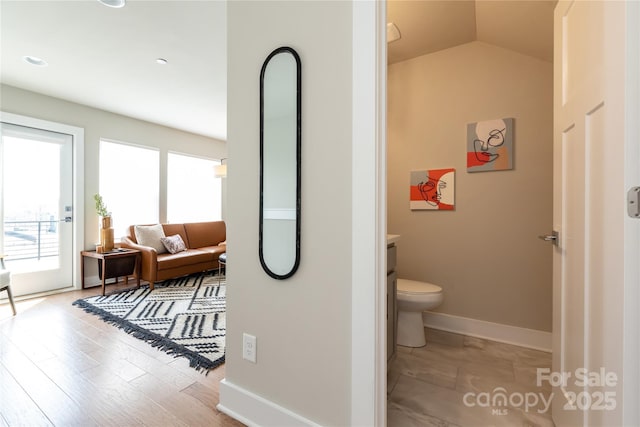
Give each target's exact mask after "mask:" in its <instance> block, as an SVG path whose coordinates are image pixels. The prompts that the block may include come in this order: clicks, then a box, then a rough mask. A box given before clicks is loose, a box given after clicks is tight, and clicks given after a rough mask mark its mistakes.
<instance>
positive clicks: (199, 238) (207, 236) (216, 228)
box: [165, 221, 227, 249]
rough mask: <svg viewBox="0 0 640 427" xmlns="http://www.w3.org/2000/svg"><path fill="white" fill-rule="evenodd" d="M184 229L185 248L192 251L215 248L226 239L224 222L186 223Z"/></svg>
mask: <svg viewBox="0 0 640 427" xmlns="http://www.w3.org/2000/svg"><path fill="white" fill-rule="evenodd" d="M184 229H185V231H186V233H187V237H188V244H187V246H188V247H189V248H192V249H195V248H204V247H207V246H217V245H218V244H219V243H220V242H223V241H225V240H226V239H227V228H226V226H225V223H224V221H210V222H192V223H186V224H184ZM166 232H167V230H166V228H165V233H166ZM173 234H175V233H173ZM185 242H187V240H185Z"/></svg>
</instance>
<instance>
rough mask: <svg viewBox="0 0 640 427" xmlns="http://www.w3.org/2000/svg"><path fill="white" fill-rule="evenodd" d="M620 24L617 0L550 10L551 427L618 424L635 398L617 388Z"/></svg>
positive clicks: (625, 281)
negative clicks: (555, 234) (552, 12)
mask: <svg viewBox="0 0 640 427" xmlns="http://www.w3.org/2000/svg"><path fill="white" fill-rule="evenodd" d="M626 25H628V23H627V5H626V3H625V2H617V1H616V2H609V1H560V2H559V3H558V5H557V7H556V10H555V28H554V31H555V36H554V38H555V58H554V82H555V89H554V228H555V230H557V231H558V232H559V241H558V246H557V247H556V248H555V250H554V261H553V263H554V278H553V279H554V292H553V299H554V309H553V317H554V319H553V373H554V375H553V376H552V377H551V380H552V381H551V382H552V385H554V386H555V387H554V404H553V419H554V421H555V423H556V425H557V426H559V427H561V426H582V425H585V426H586V425H593V426H601V425H623V418H622V417H623V404H626V405H628V406H629V408H631V405H633V406H637V403H638V402H635V403H634V402H633V400H630V397H631V395H629V394H627V395H626V396H625V395H623V393H622V391H623V384H622V380H623V374H624V373H626V372H630V370H629V369H627V371H624V369H625V368H626V367H628V366H630V365H629V364H626V362H625V360H624V354H625V351H627V350H626V347H627V345H626V344H628V342H627V343H625V339H624V336H623V331H624V327H625V326H627V327H631V328H636V329H635V330H636V331H637V330H638V325H637V324H635V325H633V324H630V322H628V318H627V317H626V316H627V314H626V313H625V290H626V289H628V288H630V285H631V284H632V282H631V280H634V279H633V278H631V277H625V274H624V272H625V256H627V257H629V255H630V252H629V251H628V246H627V250H625V239H626V238H627V237H628V236H626V235H625V222H627V224H628V220H627V217H626V200H625V194H626V189H625V173H626V175H627V177H628V176H629V172H625V147H628V144H629V142H628V140H625V138H628V135H627V133H628V130H629V127H628V126H627V124H628V123H630V122H629V118H627V117H625V111H627V109H628V108H629V103H628V100H626V99H625V78H627V75H626V73H625V70H627V71H628V69H629V67H628V64H627V62H626V60H627V58H628V57H627V56H626V55H629V53H628V52H627V51H626V50H625V49H626V44H625V42H626V37H628V36H627V34H626V31H625V26H626ZM633 55H634V56H636V58H637V52H633ZM635 103H636V105H637V103H638V100H637V99H636V100H635ZM633 121H634V122H635V121H637V117H635V118H633ZM636 169H637V165H636ZM627 228H628V227H627ZM627 231H628V230H627ZM634 252H635V256H637V250H634ZM635 280H636V281H637V280H638V279H637V274H636V277H635ZM635 286H636V287H637V283H636V285H635ZM635 363H637V360H636V362H635ZM636 396H637V394H636ZM626 419H630V418H626Z"/></svg>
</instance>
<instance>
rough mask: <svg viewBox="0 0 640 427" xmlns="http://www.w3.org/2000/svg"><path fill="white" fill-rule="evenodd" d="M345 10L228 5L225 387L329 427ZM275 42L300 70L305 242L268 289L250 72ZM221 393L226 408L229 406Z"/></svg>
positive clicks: (341, 222) (334, 418) (338, 325)
mask: <svg viewBox="0 0 640 427" xmlns="http://www.w3.org/2000/svg"><path fill="white" fill-rule="evenodd" d="M351 8H352V4H351V2H311V1H309V2H231V3H229V5H228V28H229V32H228V52H229V56H228V59H229V63H228V91H229V97H228V141H229V157H230V162H229V165H230V166H229V176H228V179H227V185H228V199H227V201H228V210H227V212H228V215H227V216H228V222H227V225H228V235H229V240H228V252H229V256H230V259H231V260H232V261H231V262H230V263H229V265H228V284H229V286H228V289H227V307H228V311H227V316H228V317H227V355H226V378H225V382H226V383H227V384H233V385H234V386H237V387H239V388H241V389H242V390H244V391H246V392H250V393H254V394H255V395H257V396H260V397H262V398H265V399H268V400H269V401H270V402H271V403H273V404H276V405H279V406H280V407H282V408H285V409H287V410H290V411H292V412H293V413H295V414H298V415H301V416H302V417H304V418H305V419H306V420H309V421H313V422H316V423H319V424H323V425H336V426H337V425H348V424H349V423H350V416H351V411H350V407H351V338H352V337H351V291H352V283H351V273H352V272H351V244H352V242H351V182H352V177H351V174H352V172H351V171H352V167H351V137H352V123H351V114H352V111H351V90H352V87H351V79H352V75H351V62H352V58H351V53H352V52H351V37H352V22H351V19H352V12H351ZM283 45H288V46H291V47H293V48H294V49H295V50H296V51H297V52H298V54H299V55H300V58H301V62H302V223H301V225H302V230H301V235H302V240H301V263H300V268H299V270H298V271H297V273H296V274H295V275H294V276H293V277H291V278H290V279H287V280H284V281H277V280H274V279H271V278H270V277H269V276H267V274H266V273H265V272H264V271H263V270H262V269H261V267H260V262H259V260H258V215H259V212H258V208H259V161H260V159H259V131H260V129H259V75H260V69H261V66H262V63H263V61H264V60H265V58H266V57H267V56H268V54H269V53H270V52H271V51H272V50H274V49H275V48H277V47H280V46H283ZM244 332H246V333H249V334H252V335H255V336H256V337H257V363H256V364H253V363H250V362H247V361H245V360H243V359H242V354H241V349H242V334H243V333H244ZM225 390H227V389H226V388H225V385H223V386H222V387H221V404H222V405H223V406H224V405H230V398H229V394H225ZM236 409H237V408H236ZM240 411H241V413H239V414H238V413H236V415H241V416H249V413H250V412H251V410H250V409H249V408H246V407H245V408H240ZM253 421H254V422H259V423H265V420H264V419H261V420H255V419H254V420H253Z"/></svg>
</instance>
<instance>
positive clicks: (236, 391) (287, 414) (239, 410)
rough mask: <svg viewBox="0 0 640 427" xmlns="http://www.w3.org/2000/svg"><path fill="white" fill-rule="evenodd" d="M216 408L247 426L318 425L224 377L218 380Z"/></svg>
mask: <svg viewBox="0 0 640 427" xmlns="http://www.w3.org/2000/svg"><path fill="white" fill-rule="evenodd" d="M216 408H217V409H218V410H219V411H220V412H223V413H225V414H227V415H229V416H230V417H231V418H234V419H236V420H238V421H240V422H241V423H243V424H245V425H247V426H249V427H254V426H256V427H257V426H319V424H316V423H314V422H312V421H310V420H308V419H306V418H304V417H302V416H300V415H298V414H296V413H295V412H292V411H290V410H288V409H286V408H283V407H282V406H280V405H277V404H275V403H273V402H272V401H270V400H267V399H265V398H263V397H261V396H258V395H257V394H255V393H252V392H250V391H248V390H245V389H243V388H242V387H240V386H237V385H236V384H233V383H232V382H230V381H228V380H227V379H226V378H225V379H223V380H222V381H220V403H219V404H218V405H217V406H216Z"/></svg>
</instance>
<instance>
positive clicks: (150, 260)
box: [120, 221, 227, 289]
mask: <svg viewBox="0 0 640 427" xmlns="http://www.w3.org/2000/svg"><path fill="white" fill-rule="evenodd" d="M134 228H135V226H133V225H132V226H130V227H129V228H128V229H127V235H126V236H125V237H123V238H122V241H121V244H120V246H122V247H123V248H131V249H137V250H139V251H140V252H141V253H142V262H141V267H140V271H141V275H140V278H141V279H142V280H146V281H148V282H149V287H150V288H151V289H153V285H154V283H155V282H159V281H162V280H166V279H171V278H174V277H180V276H184V275H187V274H193V273H199V272H202V271H209V270H213V269H215V268H218V257H219V256H220V254H223V253H225V252H226V250H227V246H226V240H227V229H226V225H225V223H224V221H211V222H193V223H184V224H162V228H163V230H164V234H165V236H172V235H175V234H179V235H180V237H182V240H183V241H184V243H185V245H186V247H187V250H185V251H182V252H177V253H175V254H172V253H169V252H167V253H163V254H158V252H157V251H156V249H154V248H151V247H149V246H142V245H139V244H138V242H137V241H136V235H135V231H134ZM220 243H222V244H220Z"/></svg>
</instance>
